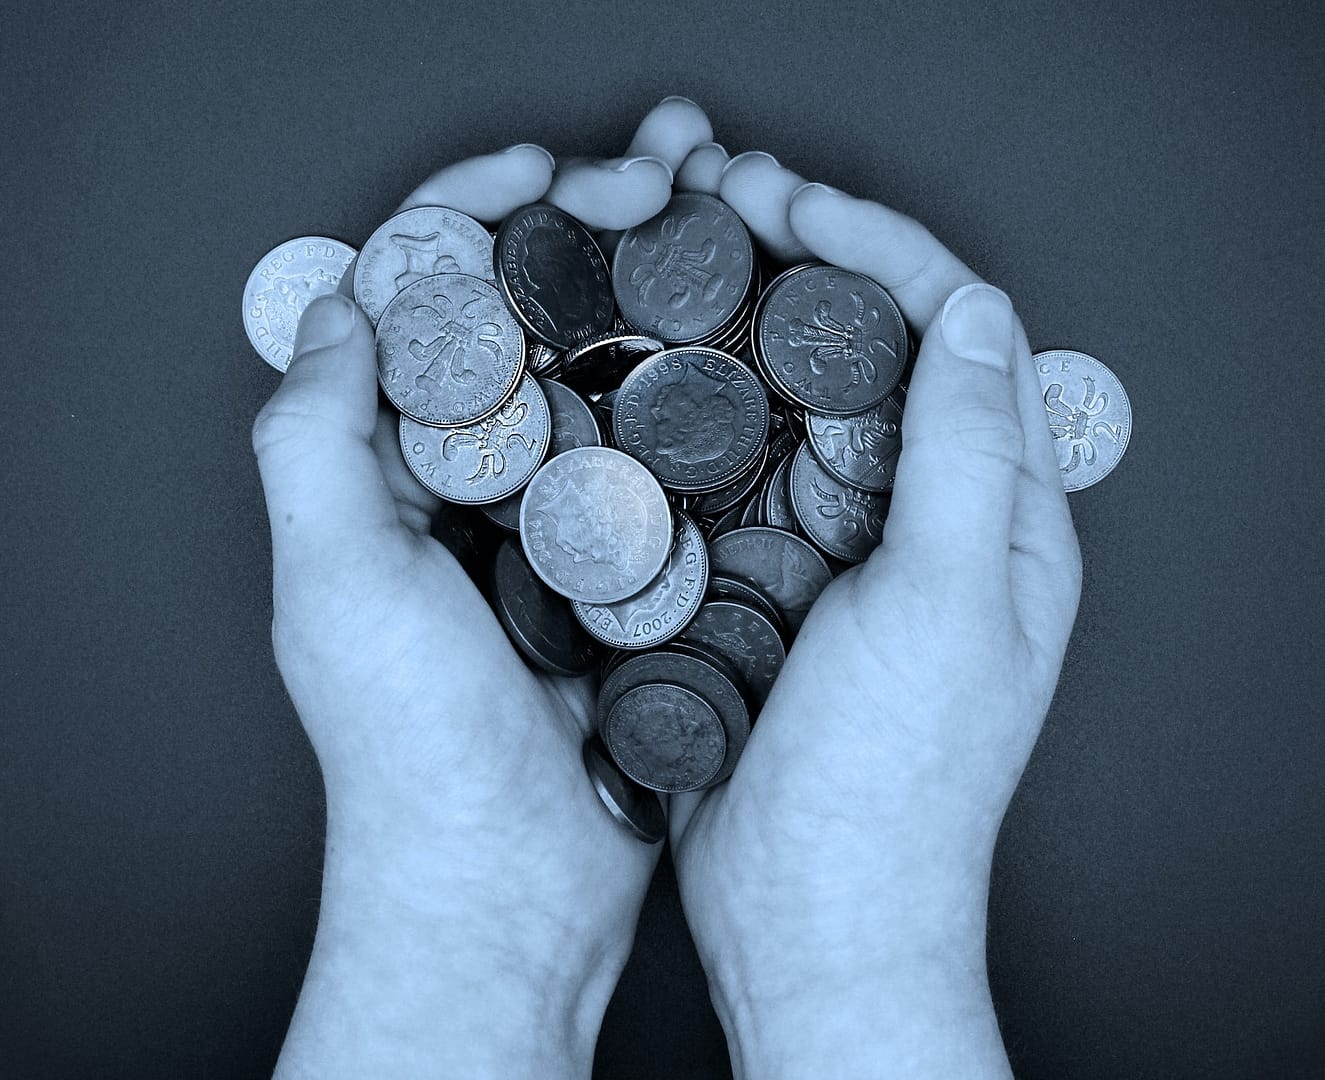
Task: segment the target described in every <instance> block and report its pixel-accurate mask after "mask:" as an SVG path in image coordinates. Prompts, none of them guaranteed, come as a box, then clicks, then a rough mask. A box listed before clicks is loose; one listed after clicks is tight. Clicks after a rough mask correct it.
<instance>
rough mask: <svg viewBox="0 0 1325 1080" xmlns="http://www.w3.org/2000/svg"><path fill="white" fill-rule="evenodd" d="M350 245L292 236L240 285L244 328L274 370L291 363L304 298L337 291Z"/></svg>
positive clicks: (351, 255) (351, 253)
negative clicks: (241, 288) (242, 291)
mask: <svg viewBox="0 0 1325 1080" xmlns="http://www.w3.org/2000/svg"><path fill="white" fill-rule="evenodd" d="M354 254H355V253H354V248H352V247H350V246H349V245H348V244H342V243H341V242H340V241H339V240H329V239H328V238H327V237H325V236H297V237H295V238H294V239H293V240H287V241H286V242H285V243H283V244H281V245H280V246H279V247H275V248H272V250H271V251H269V252H267V254H266V255H264V256H263V257H262V261H261V262H259V263H258V265H257V266H255V267H253V272H252V273H251V274H249V276H248V281H247V282H246V283H245V285H244V332H245V333H246V334H248V340H249V341H250V342H251V343H252V344H253V348H254V349H256V350H257V352H258V355H259V356H261V357H262V359H264V360H265V361H267V363H269V364H270V365H271V366H272V367H274V368H275V369H276V370H277V371H282V372H283V371H285V370H286V368H288V367H289V366H290V358H291V356H292V355H293V354H294V332H295V330H296V329H297V328H298V326H299V316H300V315H302V314H303V313H304V308H306V307H308V305H309V302H310V301H312V300H313V299H314V298H316V297H319V296H325V295H326V294H327V293H333V292H335V291H336V286H337V285H338V284H339V283H340V278H341V275H342V274H343V273H344V272H345V268H346V267H347V266H349V264H350V262H351V260H353V258H354Z"/></svg>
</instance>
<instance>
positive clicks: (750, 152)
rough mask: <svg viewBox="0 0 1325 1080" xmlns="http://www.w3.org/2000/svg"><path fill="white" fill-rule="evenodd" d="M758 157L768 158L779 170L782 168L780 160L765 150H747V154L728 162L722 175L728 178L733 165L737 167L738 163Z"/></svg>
mask: <svg viewBox="0 0 1325 1080" xmlns="http://www.w3.org/2000/svg"><path fill="white" fill-rule="evenodd" d="M756 157H760V158H767V159H768V160H769V161H771V162H772V163H773V164H774V165H776V166H777V167H778V168H779V169H780V168H782V163H781V162H780V161H778V159H777V158H775V157H774V156H773V155H772V154H769V153H766V152H765V151H763V150H747V151H746V152H745V153H743V154H737V155H736V156H735V157H734V158H732V159H731V160H730V161H728V162H727V164H726V165H724V166H723V167H722V175H723V176H726V175H727V170H728V169H730V168H731V167H732V166H733V165H735V164H736V163H737V162H738V161H745V160H747V159H749V158H756Z"/></svg>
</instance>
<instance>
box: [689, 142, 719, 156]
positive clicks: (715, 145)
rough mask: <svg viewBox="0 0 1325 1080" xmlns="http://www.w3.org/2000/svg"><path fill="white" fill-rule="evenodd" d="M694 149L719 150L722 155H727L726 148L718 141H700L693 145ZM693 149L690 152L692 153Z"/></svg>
mask: <svg viewBox="0 0 1325 1080" xmlns="http://www.w3.org/2000/svg"><path fill="white" fill-rule="evenodd" d="M695 150H719V151H721V152H722V156H723V157H726V156H727V148H726V147H725V146H723V145H722V143H720V142H702V143H700V144H699V145H698V146H696V147H695ZM695 150H691V151H690V152H691V153H692V154H693V153H694V152H695Z"/></svg>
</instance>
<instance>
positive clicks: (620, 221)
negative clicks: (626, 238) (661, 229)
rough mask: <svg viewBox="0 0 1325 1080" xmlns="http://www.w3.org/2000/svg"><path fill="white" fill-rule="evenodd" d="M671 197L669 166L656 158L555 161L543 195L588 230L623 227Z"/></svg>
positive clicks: (644, 217)
mask: <svg viewBox="0 0 1325 1080" xmlns="http://www.w3.org/2000/svg"><path fill="white" fill-rule="evenodd" d="M671 197H672V170H671V168H670V167H669V166H668V164H667V163H666V162H665V161H663V160H662V159H661V158H656V157H634V158H609V159H607V160H605V161H589V160H584V159H574V160H571V161H564V162H558V164H557V173H556V175H555V176H554V177H553V178H552V186H551V187H549V188H548V191H547V195H546V199H547V201H548V202H550V203H552V204H553V205H554V206H559V207H560V208H561V209H562V210H565V211H566V213H568V214H570V215H571V217H573V218H577V219H578V220H579V221H581V222H583V223H584V224H585V225H587V226H588V227H589V228H591V229H628V228H630V227H631V226H632V225H638V224H639V223H640V222H641V221H648V219H649V218H651V217H653V215H654V214H656V213H657V212H658V211H659V210H661V209H662V208H663V207H664V206H666V205H667V200H668V199H670V198H671Z"/></svg>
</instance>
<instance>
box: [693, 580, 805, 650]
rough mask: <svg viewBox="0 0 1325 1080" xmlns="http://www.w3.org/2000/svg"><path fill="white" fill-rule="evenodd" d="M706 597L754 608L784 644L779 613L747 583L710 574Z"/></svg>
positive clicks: (784, 637)
mask: <svg viewBox="0 0 1325 1080" xmlns="http://www.w3.org/2000/svg"><path fill="white" fill-rule="evenodd" d="M708 595H709V598H710V599H713V600H738V601H740V602H741V603H742V604H744V605H745V606H746V607H752V608H754V609H755V610H756V611H757V612H759V613H760V614H761V615H763V616H764V617H765V618H767V619H768V621H769V622H771V623H772V624H773V626H774V627H775V628H776V629H777V632H778V636H779V637H780V638H781V639H782V640H783V642H784V643H785V642H786V640H787V624H786V623H785V622H783V621H782V615H781V613H780V612H779V611H778V609H777V608H776V607H774V606H773V602H772V601H771V600H769V598H768V597H767V596H765V595H764V594H763V593H762V592H760V591H759V590H758V589H756V588H755V587H754V586H753V585H751V584H750V583H749V582H748V581H742V580H741V579H740V578H734V577H726V576H725V575H723V574H710V575H709V588H708Z"/></svg>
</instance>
